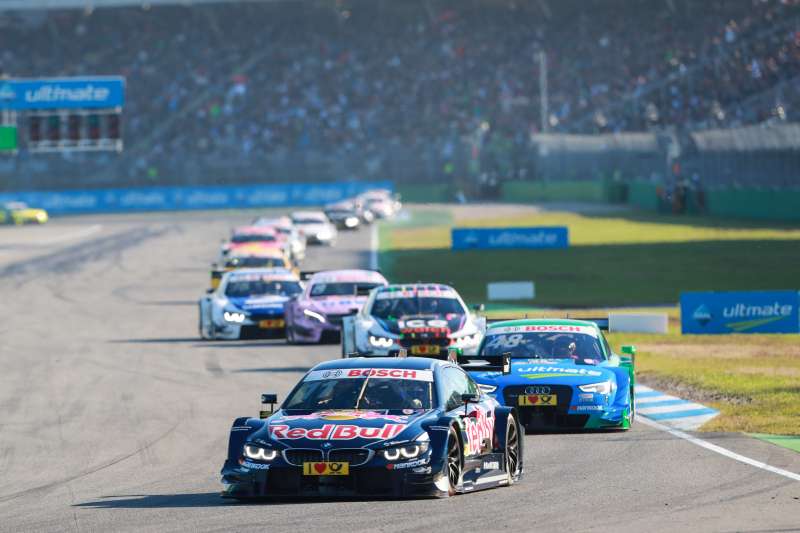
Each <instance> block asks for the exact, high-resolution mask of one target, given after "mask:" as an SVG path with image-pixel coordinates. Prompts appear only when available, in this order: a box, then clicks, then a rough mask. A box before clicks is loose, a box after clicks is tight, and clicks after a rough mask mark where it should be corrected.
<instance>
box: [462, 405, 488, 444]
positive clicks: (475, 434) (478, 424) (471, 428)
mask: <svg viewBox="0 0 800 533" xmlns="http://www.w3.org/2000/svg"><path fill="white" fill-rule="evenodd" d="M462 420H463V421H464V430H465V432H466V434H467V443H466V446H465V450H464V455H477V454H479V453H481V450H482V449H483V444H484V442H485V441H486V440H487V439H488V440H489V442H491V440H492V435H493V434H494V416H493V413H491V412H488V413H487V412H486V411H484V410H483V409H480V408H478V409H475V410H473V411H472V412H471V413H469V415H468V416H465V417H464V418H463V419H462Z"/></svg>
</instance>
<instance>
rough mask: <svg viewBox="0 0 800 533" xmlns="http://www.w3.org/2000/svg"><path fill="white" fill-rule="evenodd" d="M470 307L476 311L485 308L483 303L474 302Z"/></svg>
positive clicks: (481, 310) (480, 311) (482, 310)
mask: <svg viewBox="0 0 800 533" xmlns="http://www.w3.org/2000/svg"><path fill="white" fill-rule="evenodd" d="M472 309H474V310H475V311H478V312H479V313H482V312H484V311H485V310H486V306H485V305H483V304H475V305H473V306H472Z"/></svg>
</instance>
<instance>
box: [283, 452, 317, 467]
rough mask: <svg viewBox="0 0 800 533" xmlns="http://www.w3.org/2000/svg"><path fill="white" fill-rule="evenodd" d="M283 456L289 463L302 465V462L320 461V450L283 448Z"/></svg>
mask: <svg viewBox="0 0 800 533" xmlns="http://www.w3.org/2000/svg"><path fill="white" fill-rule="evenodd" d="M283 458H284V460H285V461H286V462H287V463H289V464H290V465H294V466H303V463H315V462H319V461H322V450H312V449H305V448H294V449H288V450H283Z"/></svg>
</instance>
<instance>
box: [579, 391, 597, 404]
mask: <svg viewBox="0 0 800 533" xmlns="http://www.w3.org/2000/svg"><path fill="white" fill-rule="evenodd" d="M578 400H580V401H582V402H592V401H594V393H591V392H581V393H579V394H578Z"/></svg>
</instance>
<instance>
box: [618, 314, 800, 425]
mask: <svg viewBox="0 0 800 533" xmlns="http://www.w3.org/2000/svg"><path fill="white" fill-rule="evenodd" d="M608 339H609V342H610V343H611V345H612V346H613V347H614V348H616V349H619V347H620V346H621V345H622V344H634V345H636V348H637V354H636V372H637V375H638V379H640V380H641V381H644V382H646V383H647V384H648V385H650V386H653V387H655V388H657V389H659V390H662V391H665V392H672V393H674V394H676V395H678V396H680V397H682V398H688V399H692V400H696V401H699V402H701V403H703V404H705V405H709V406H711V407H714V408H716V409H719V411H720V415H719V416H718V417H716V418H714V419H713V420H711V421H710V422H709V423H707V424H706V425H705V426H703V428H702V429H703V430H704V431H744V432H748V433H769V434H774V435H800V335H713V336H711V335H680V334H679V333H678V332H677V331H676V330H674V329H673V331H672V332H671V333H670V334H668V335H644V334H630V333H611V334H609V335H608Z"/></svg>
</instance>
